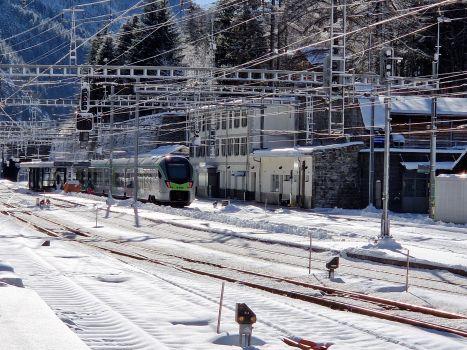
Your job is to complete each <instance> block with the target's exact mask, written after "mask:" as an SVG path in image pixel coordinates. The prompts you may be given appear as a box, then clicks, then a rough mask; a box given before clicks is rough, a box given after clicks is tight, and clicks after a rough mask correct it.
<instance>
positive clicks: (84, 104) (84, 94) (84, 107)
mask: <svg viewBox="0 0 467 350" xmlns="http://www.w3.org/2000/svg"><path fill="white" fill-rule="evenodd" d="M89 95H90V88H89V85H88V84H84V85H82V86H81V94H80V99H79V110H80V111H81V112H88V111H89Z"/></svg>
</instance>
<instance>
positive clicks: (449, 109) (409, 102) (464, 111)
mask: <svg viewBox="0 0 467 350" xmlns="http://www.w3.org/2000/svg"><path fill="white" fill-rule="evenodd" d="M358 100H359V103H360V110H361V112H362V116H363V122H364V123H365V126H367V127H370V126H371V100H370V99H369V98H359V99H358ZM384 107H385V106H384V96H380V97H377V98H375V124H374V125H375V127H376V128H382V129H384ZM436 112H437V114H438V116H441V115H444V116H467V98H454V97H439V98H438V103H437V108H436ZM391 114H412V115H426V116H429V115H431V98H429V97H425V96H393V97H392V98H391Z"/></svg>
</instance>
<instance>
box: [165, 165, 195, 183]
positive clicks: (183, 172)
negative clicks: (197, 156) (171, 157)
mask: <svg viewBox="0 0 467 350" xmlns="http://www.w3.org/2000/svg"><path fill="white" fill-rule="evenodd" d="M165 166H166V169H167V180H169V181H172V182H177V183H185V182H189V181H190V176H191V174H190V164H189V163H188V162H186V163H185V162H184V163H171V162H166V163H165Z"/></svg>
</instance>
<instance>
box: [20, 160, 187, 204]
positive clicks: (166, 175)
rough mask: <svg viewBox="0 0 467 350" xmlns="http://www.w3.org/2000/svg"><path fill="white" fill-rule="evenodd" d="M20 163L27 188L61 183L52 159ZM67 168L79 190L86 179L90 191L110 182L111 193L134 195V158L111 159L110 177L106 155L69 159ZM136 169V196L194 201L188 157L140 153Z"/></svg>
mask: <svg viewBox="0 0 467 350" xmlns="http://www.w3.org/2000/svg"><path fill="white" fill-rule="evenodd" d="M38 163H40V164H38ZM45 163H47V164H45ZM21 167H24V168H28V171H29V188H30V189H32V190H36V191H37V190H38V191H42V190H47V189H54V188H55V187H56V186H63V182H64V178H65V176H62V177H61V178H60V177H59V176H55V174H58V167H57V166H55V165H54V162H34V163H23V164H21ZM67 169H68V172H69V170H70V169H73V171H74V172H75V173H76V180H78V181H79V183H80V188H81V190H86V189H87V188H88V187H89V186H88V184H89V183H88V181H89V180H91V184H92V186H91V187H92V190H91V191H92V193H94V194H109V183H110V182H111V187H110V193H111V194H112V195H113V196H116V197H122V198H131V197H134V188H135V186H134V169H135V165H134V158H123V159H115V160H113V161H112V177H111V176H110V174H109V173H110V161H109V160H108V159H106V160H93V161H91V162H90V163H89V162H88V163H87V164H86V165H85V166H84V165H83V164H80V166H76V164H73V163H70V164H67ZM137 171H138V193H137V198H138V199H144V200H148V201H150V202H152V203H156V204H168V205H172V206H188V205H190V204H191V203H192V202H193V201H194V199H195V189H194V186H193V181H194V169H193V166H192V165H191V163H190V161H189V160H188V159H187V158H185V157H183V156H175V155H174V156H171V155H166V156H151V157H141V158H138V164H137ZM49 174H50V175H49ZM61 181H63V182H62V183H61Z"/></svg>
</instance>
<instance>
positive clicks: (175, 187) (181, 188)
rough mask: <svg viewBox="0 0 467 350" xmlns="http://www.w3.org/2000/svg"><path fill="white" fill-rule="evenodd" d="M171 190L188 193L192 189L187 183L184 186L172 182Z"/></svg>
mask: <svg viewBox="0 0 467 350" xmlns="http://www.w3.org/2000/svg"><path fill="white" fill-rule="evenodd" d="M170 188H171V189H172V190H176V191H188V190H189V189H190V183H189V182H186V183H184V184H176V183H173V182H170Z"/></svg>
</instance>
